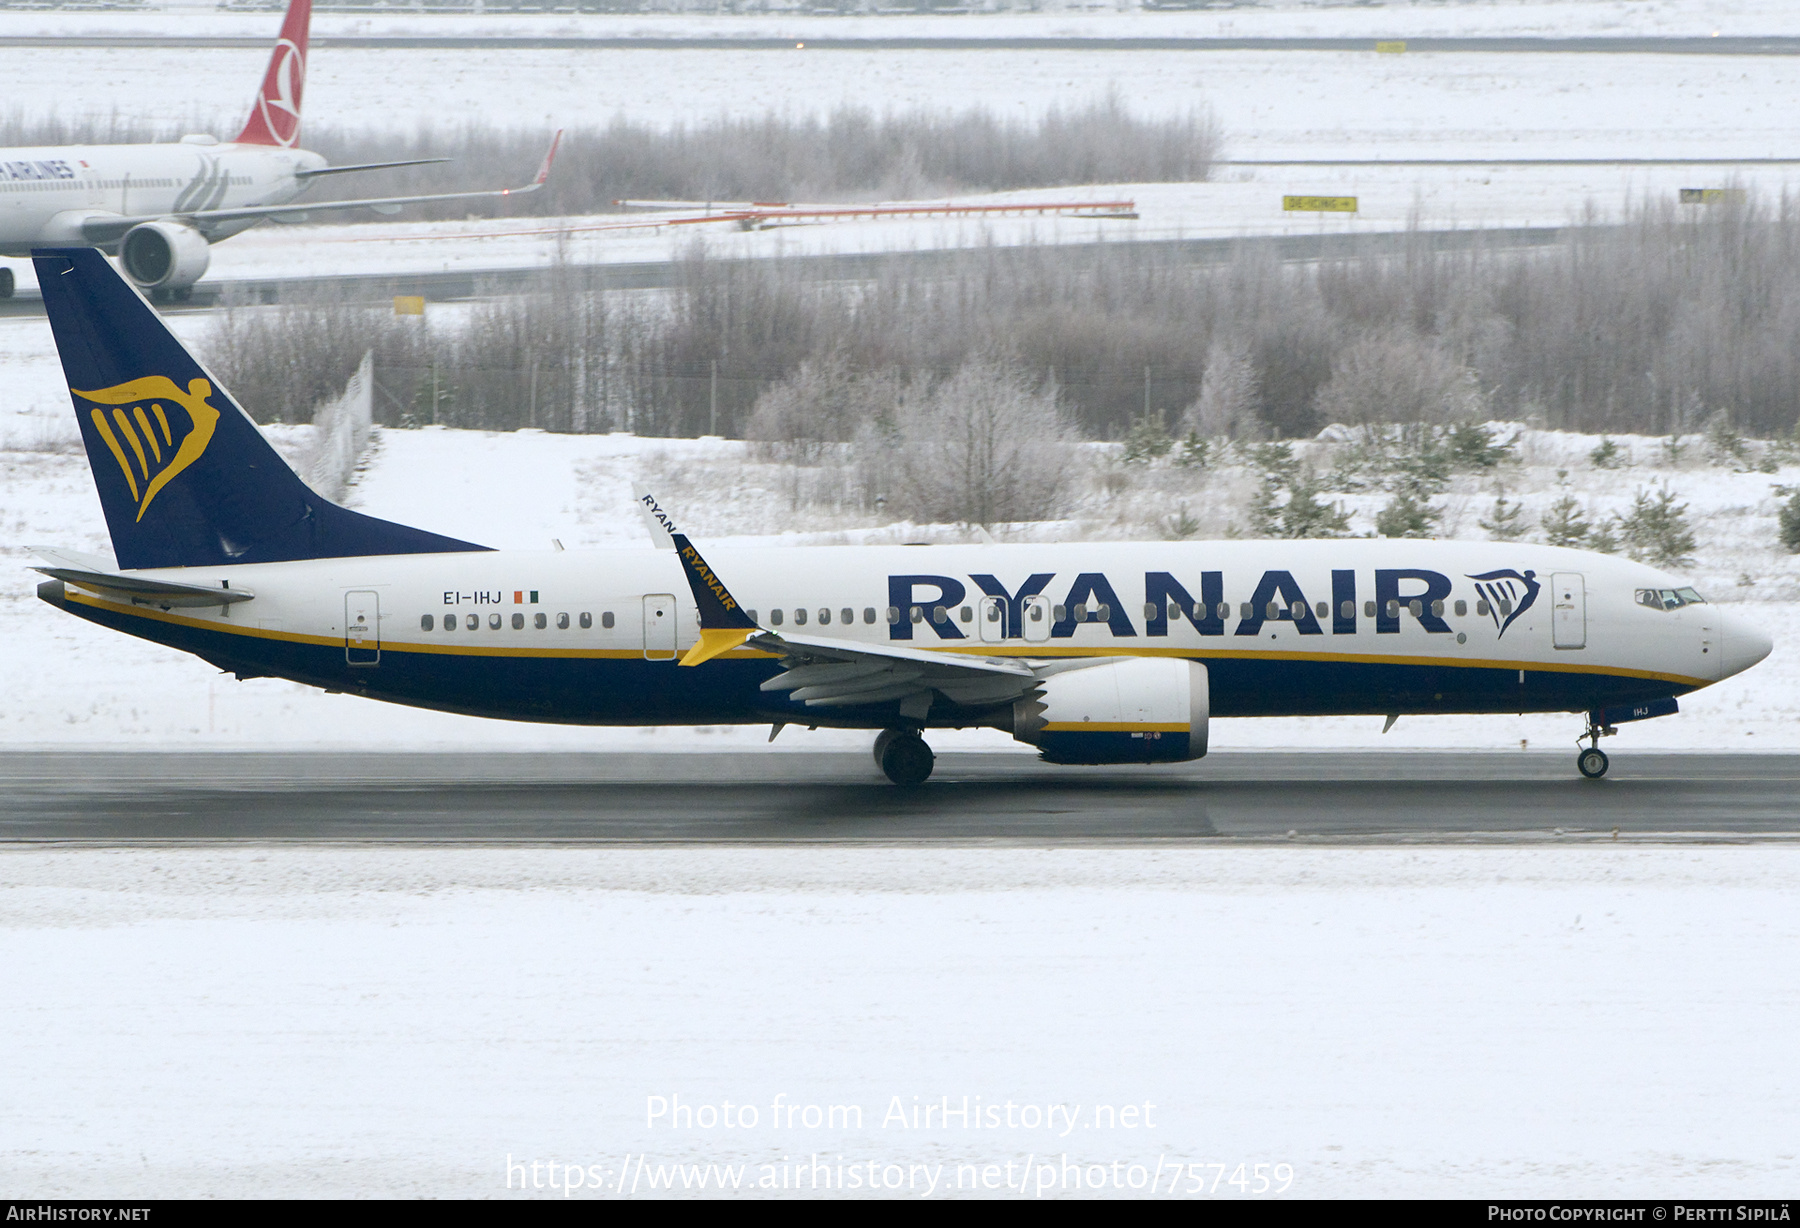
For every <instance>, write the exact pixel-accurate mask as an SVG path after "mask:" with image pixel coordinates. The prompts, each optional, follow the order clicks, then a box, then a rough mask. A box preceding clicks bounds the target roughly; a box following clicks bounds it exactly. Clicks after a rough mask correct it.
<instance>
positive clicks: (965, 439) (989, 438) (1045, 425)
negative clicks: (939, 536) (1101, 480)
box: [869, 358, 1072, 525]
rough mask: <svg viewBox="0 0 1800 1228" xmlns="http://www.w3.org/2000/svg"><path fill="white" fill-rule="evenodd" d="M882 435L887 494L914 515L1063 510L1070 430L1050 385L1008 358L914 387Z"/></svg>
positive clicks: (984, 519) (1043, 515)
mask: <svg viewBox="0 0 1800 1228" xmlns="http://www.w3.org/2000/svg"><path fill="white" fill-rule="evenodd" d="M890 438H891V446H892V448H893V454H892V465H893V473H894V476H895V480H896V483H897V489H896V490H895V491H894V494H895V496H896V497H897V498H898V500H899V501H900V505H901V506H902V507H903V508H904V509H905V510H906V511H907V512H908V513H909V514H910V515H911V516H912V517H913V518H914V519H915V520H920V521H935V522H947V521H948V522H956V523H959V524H979V525H994V524H1007V523H1013V522H1017V521H1025V520H1049V519H1054V518H1055V517H1056V516H1057V515H1059V514H1060V513H1061V512H1063V511H1064V508H1063V505H1062V500H1063V498H1064V497H1065V495H1066V494H1067V493H1068V491H1069V489H1070V487H1071V482H1070V480H1069V477H1070V475H1069V468H1070V466H1069V462H1070V460H1071V456H1070V448H1069V444H1070V441H1071V439H1072V431H1071V430H1070V427H1069V425H1068V422H1067V421H1066V419H1065V418H1064V416H1063V414H1062V413H1061V411H1060V410H1059V409H1058V408H1057V405H1056V397H1055V393H1054V392H1053V391H1050V390H1038V389H1034V388H1032V387H1031V385H1030V383H1029V382H1028V380H1027V379H1026V378H1025V377H1024V375H1023V374H1022V373H1021V372H1020V371H1018V370H1017V369H1015V368H1011V367H1008V366H1005V365H1003V364H1001V363H999V362H996V361H994V360H992V359H988V358H979V359H974V360H972V361H970V362H968V363H966V364H965V365H964V366H963V367H962V368H961V369H960V370H958V371H957V372H956V374H955V375H953V376H951V377H950V378H949V379H947V380H944V381H943V382H942V383H940V384H938V385H937V386H936V387H934V388H932V389H931V390H930V391H929V392H926V393H924V394H922V395H919V394H917V391H916V390H915V393H914V395H910V396H908V397H906V398H905V399H904V400H903V401H902V402H901V404H900V405H899V406H898V407H897V408H896V410H895V414H894V425H893V430H892V434H891V437H890ZM869 442H871V443H875V442H877V441H875V440H870V441H869Z"/></svg>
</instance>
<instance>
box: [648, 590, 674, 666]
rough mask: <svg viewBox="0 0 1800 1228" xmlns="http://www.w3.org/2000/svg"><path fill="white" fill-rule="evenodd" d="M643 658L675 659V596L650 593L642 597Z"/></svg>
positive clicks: (655, 659) (654, 659)
mask: <svg viewBox="0 0 1800 1228" xmlns="http://www.w3.org/2000/svg"><path fill="white" fill-rule="evenodd" d="M644 659H645V660H647V661H672V660H674V659H675V598H674V596H673V595H672V594H669V593H651V594H650V595H649V596H647V597H645V598H644Z"/></svg>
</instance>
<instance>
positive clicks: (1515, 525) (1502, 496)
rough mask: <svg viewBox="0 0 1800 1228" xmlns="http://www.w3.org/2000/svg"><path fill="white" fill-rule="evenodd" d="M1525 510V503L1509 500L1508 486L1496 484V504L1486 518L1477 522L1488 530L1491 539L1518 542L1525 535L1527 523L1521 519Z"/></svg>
mask: <svg viewBox="0 0 1800 1228" xmlns="http://www.w3.org/2000/svg"><path fill="white" fill-rule="evenodd" d="M1524 512H1525V505H1524V504H1523V503H1520V502H1519V501H1518V500H1516V499H1515V500H1512V501H1511V502H1508V501H1507V498H1506V488H1505V487H1504V486H1496V487H1495V488H1494V506H1493V507H1492V508H1490V509H1489V510H1488V514H1487V517H1486V518H1485V519H1482V520H1477V521H1476V522H1475V523H1476V524H1479V525H1480V526H1481V527H1482V529H1483V530H1485V531H1486V533H1487V535H1488V540H1489V541H1497V542H1516V541H1518V540H1519V539H1520V538H1521V537H1524V536H1525V524H1524V521H1523V520H1522V519H1521V517H1522V516H1523V515H1524Z"/></svg>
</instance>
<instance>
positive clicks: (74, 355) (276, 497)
mask: <svg viewBox="0 0 1800 1228" xmlns="http://www.w3.org/2000/svg"><path fill="white" fill-rule="evenodd" d="M32 263H33V264H35V265H36V266H37V276H38V284H39V285H40V286H41V287H42V288H43V295H44V310H45V312H46V313H47V314H48V315H49V317H50V327H51V330H52V331H53V332H54V333H55V335H56V348H57V351H58V353H59V354H60V355H61V357H62V365H63V373H64V375H65V376H66V377H67V379H68V383H69V395H70V397H71V399H72V400H73V401H74V403H75V417H76V419H77V420H78V421H79V423H80V426H81V439H82V442H83V443H84V444H85V445H86V446H87V455H88V464H89V466H90V467H91V468H92V469H93V472H94V484H95V485H96V486H97V487H99V490H100V505H101V507H102V509H103V510H104V511H105V513H106V527H107V529H108V530H109V531H110V532H111V534H112V544H113V554H114V556H115V557H116V558H117V559H118V561H119V566H120V567H121V568H124V569H126V570H134V569H137V568H142V567H200V566H219V565H222V564H231V563H282V562H289V561H292V560H294V559H323V558H345V557H349V556H353V555H371V554H438V553H447V552H451V551H462V550H485V549H487V547H485V546H477V545H473V544H471V543H469V542H464V541H457V540H456V539H455V538H450V537H440V536H439V535H438V534H436V533H427V532H425V531H423V530H421V529H413V528H408V527H407V526H405V525H400V524H393V523H391V522H389V521H386V520H377V519H376V518H374V517H373V516H364V515H362V514H361V513H359V512H352V511H350V510H349V509H347V508H342V507H339V506H338V505H337V504H335V503H333V502H331V501H330V500H329V499H326V498H324V497H323V496H322V495H319V494H317V493H316V492H314V491H313V489H312V488H311V487H309V486H307V484H306V483H305V482H303V481H301V480H300V477H299V475H298V474H296V473H295V472H294V471H293V470H292V469H290V468H289V467H288V465H287V463H286V462H285V461H283V460H282V459H281V457H280V456H279V455H277V454H276V452H275V449H273V448H272V447H270V446H269V442H268V440H266V439H264V438H263V436H262V432H261V431H259V430H257V429H256V424H255V423H254V422H252V421H251V420H250V417H249V415H248V414H246V413H245V412H244V411H243V410H242V409H240V408H239V407H238V405H237V403H236V402H235V401H233V400H232V399H231V394H230V393H228V392H226V391H225V389H224V388H222V387H220V386H219V382H218V380H217V379H215V378H214V377H213V376H212V374H211V373H210V372H209V371H207V370H206V369H205V368H204V367H202V366H201V365H200V363H199V361H198V360H197V359H195V358H194V356H193V355H192V354H190V353H188V351H187V349H186V347H184V346H183V345H182V344H181V342H180V341H178V340H176V338H175V336H174V334H172V333H170V332H169V329H168V326H167V325H165V324H164V323H163V321H162V317H160V316H159V315H157V314H156V311H155V310H154V309H153V308H152V307H151V306H150V304H149V303H148V302H146V301H145V300H144V297H143V295H141V294H139V293H138V291H137V290H136V289H135V288H134V287H133V286H131V285H130V284H128V283H127V282H126V281H125V279H124V278H123V277H121V276H119V274H118V273H117V272H116V271H115V270H114V269H113V267H112V266H111V265H110V264H108V263H107V261H106V258H105V257H104V256H102V255H101V254H100V253H99V252H97V251H95V250H94V249H92V248H87V247H81V248H52V249H44V250H39V251H34V252H33V253H32Z"/></svg>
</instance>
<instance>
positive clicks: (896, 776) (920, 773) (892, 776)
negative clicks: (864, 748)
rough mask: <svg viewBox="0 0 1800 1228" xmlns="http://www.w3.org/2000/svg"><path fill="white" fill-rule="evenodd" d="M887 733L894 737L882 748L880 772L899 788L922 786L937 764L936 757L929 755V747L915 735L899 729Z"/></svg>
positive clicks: (922, 739)
mask: <svg viewBox="0 0 1800 1228" xmlns="http://www.w3.org/2000/svg"><path fill="white" fill-rule="evenodd" d="M887 732H889V733H891V734H893V735H894V736H893V737H892V738H889V739H888V743H887V745H886V746H884V747H882V752H881V770H882V771H883V772H885V773H886V774H887V778H888V779H889V780H891V781H893V782H894V783H895V784H897V785H899V786H900V787H901V788H907V789H910V788H912V787H914V786H916V785H922V784H924V783H925V782H926V781H927V780H929V779H930V778H931V769H932V768H933V767H934V766H936V764H937V756H936V755H933V754H932V753H931V747H929V746H927V745H925V739H924V738H921V737H920V736H919V735H918V734H916V733H912V732H910V731H907V730H901V729H891V730H888V731H887Z"/></svg>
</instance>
